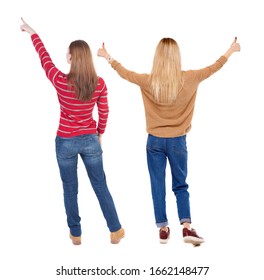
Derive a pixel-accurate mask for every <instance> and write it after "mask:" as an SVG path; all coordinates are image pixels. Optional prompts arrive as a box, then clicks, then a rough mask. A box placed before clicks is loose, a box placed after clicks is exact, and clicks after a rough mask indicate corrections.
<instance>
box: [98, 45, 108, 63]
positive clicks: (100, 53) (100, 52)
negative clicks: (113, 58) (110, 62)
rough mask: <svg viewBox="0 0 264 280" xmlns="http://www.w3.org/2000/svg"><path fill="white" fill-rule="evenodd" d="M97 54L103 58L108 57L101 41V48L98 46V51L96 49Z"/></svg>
mask: <svg viewBox="0 0 264 280" xmlns="http://www.w3.org/2000/svg"><path fill="white" fill-rule="evenodd" d="M97 55H98V56H99V57H104V58H105V59H109V57H110V55H109V54H108V53H107V51H106V49H105V45H104V43H103V45H102V48H100V49H99V50H98V51H97Z"/></svg>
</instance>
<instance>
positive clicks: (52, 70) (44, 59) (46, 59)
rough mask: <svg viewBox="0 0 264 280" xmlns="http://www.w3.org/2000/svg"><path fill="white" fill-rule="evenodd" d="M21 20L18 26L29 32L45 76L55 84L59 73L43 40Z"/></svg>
mask: <svg viewBox="0 0 264 280" xmlns="http://www.w3.org/2000/svg"><path fill="white" fill-rule="evenodd" d="M21 20H22V22H23V24H22V25H21V26H20V29H21V31H25V32H27V33H29V34H30V37H31V40H32V43H33V45H34V47H35V50H36V51H37V53H38V55H39V58H40V62H41V65H42V68H43V69H44V71H45V72H46V76H47V77H48V79H49V80H50V81H51V82H52V84H53V85H54V86H55V84H56V81H57V77H58V76H59V74H60V71H59V69H57V68H56V67H55V65H54V63H53V62H52V59H51V57H50V55H49V53H48V52H47V50H46V48H45V46H44V44H43V42H42V41H41V39H40V37H39V36H38V34H37V33H36V31H35V30H34V29H33V28H32V27H30V26H29V25H28V24H27V23H26V22H25V21H24V19H23V18H21Z"/></svg>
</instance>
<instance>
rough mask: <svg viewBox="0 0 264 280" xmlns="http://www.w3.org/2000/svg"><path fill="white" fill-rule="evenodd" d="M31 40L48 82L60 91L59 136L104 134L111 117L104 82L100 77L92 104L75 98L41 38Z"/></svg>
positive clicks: (34, 35) (32, 37)
mask: <svg viewBox="0 0 264 280" xmlns="http://www.w3.org/2000/svg"><path fill="white" fill-rule="evenodd" d="M31 40H32V42H33V45H34V47H35V49H36V51H37V53H38V54H39V58H40V61H41V65H42V67H43V69H44V70H45V72H46V75H47V77H48V79H49V80H50V81H51V83H52V84H53V86H54V87H55V89H56V91H57V95H58V99H59V103H60V122H59V127H58V130H57V135H58V136H61V137H74V136H78V135H82V134H95V133H100V134H103V133H104V131H105V128H106V124H107V119H108V113H109V107H108V101H107V87H106V84H105V82H104V80H103V79H102V78H101V77H98V84H97V87H96V89H95V92H94V94H93V97H92V99H91V100H89V101H86V102H83V101H80V100H78V99H77V98H76V97H75V92H74V91H72V90H70V89H69V88H68V85H67V75H66V74H64V73H62V72H61V71H60V70H59V69H58V68H56V67H55V65H54V64H53V62H52V60H51V58H50V56H49V54H48V52H47V50H46V49H45V46H44V44H43V42H42V41H41V39H40V37H39V36H38V35H37V34H33V35H32V36H31ZM95 104H96V105H97V108H98V126H97V123H96V121H95V120H94V119H93V109H94V107H95Z"/></svg>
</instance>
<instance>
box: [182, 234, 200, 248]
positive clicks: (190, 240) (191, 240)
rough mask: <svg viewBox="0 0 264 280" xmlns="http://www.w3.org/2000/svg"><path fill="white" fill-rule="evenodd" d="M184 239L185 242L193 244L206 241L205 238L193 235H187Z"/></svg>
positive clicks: (196, 244) (197, 244) (198, 244)
mask: <svg viewBox="0 0 264 280" xmlns="http://www.w3.org/2000/svg"><path fill="white" fill-rule="evenodd" d="M183 241H184V242H185V243H191V244H192V245H193V246H200V245H201V243H204V240H203V239H201V238H197V237H193V236H185V237H183Z"/></svg>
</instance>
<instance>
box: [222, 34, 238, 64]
mask: <svg viewBox="0 0 264 280" xmlns="http://www.w3.org/2000/svg"><path fill="white" fill-rule="evenodd" d="M234 52H240V44H239V43H237V37H235V40H234V41H233V43H232V44H231V46H230V47H229V49H228V50H227V51H226V53H225V54H224V56H225V57H226V58H227V59H228V58H229V57H230V56H231V55H232V54H233V53H234Z"/></svg>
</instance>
